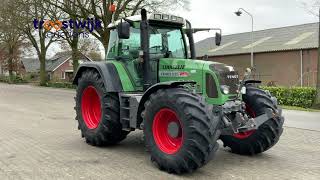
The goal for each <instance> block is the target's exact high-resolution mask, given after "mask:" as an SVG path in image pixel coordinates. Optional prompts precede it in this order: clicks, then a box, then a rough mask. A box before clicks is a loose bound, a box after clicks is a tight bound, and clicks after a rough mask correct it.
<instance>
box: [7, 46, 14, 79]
mask: <svg viewBox="0 0 320 180" xmlns="http://www.w3.org/2000/svg"><path fill="white" fill-rule="evenodd" d="M8 71H9V77H10V80H11V79H12V77H13V51H12V50H11V49H10V50H9V59H8Z"/></svg>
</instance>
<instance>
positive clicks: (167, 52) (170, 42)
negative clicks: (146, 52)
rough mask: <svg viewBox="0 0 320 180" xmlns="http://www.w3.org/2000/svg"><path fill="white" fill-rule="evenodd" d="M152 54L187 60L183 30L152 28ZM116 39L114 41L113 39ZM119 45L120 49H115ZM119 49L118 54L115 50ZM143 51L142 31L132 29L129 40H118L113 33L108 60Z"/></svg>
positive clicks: (114, 32)
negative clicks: (115, 56)
mask: <svg viewBox="0 0 320 180" xmlns="http://www.w3.org/2000/svg"><path fill="white" fill-rule="evenodd" d="M149 33H150V47H149V48H150V54H158V55H163V56H164V57H168V58H180V59H186V49H185V43H184V37H183V33H182V30H181V29H178V28H170V27H157V26H150V32H149ZM112 37H113V38H115V39H113V38H112ZM116 44H118V46H119V47H118V48H115V46H116ZM116 49H118V52H115V51H114V50H116ZM139 50H141V46H140V29H139V28H133V27H131V29H130V38H129V39H118V38H117V32H116V31H113V32H111V36H110V42H109V51H108V52H109V53H108V58H112V57H111V56H114V55H116V54H118V56H131V54H137V53H138V51H139Z"/></svg>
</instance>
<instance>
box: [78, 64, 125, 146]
mask: <svg viewBox="0 0 320 180" xmlns="http://www.w3.org/2000/svg"><path fill="white" fill-rule="evenodd" d="M75 100H76V107H75V110H76V113H77V116H76V120H77V121H78V129H80V130H81V135H82V137H84V138H85V139H86V142H87V143H88V144H91V145H94V146H104V145H112V144H116V143H118V142H120V141H122V140H123V139H125V138H126V136H127V134H128V133H129V132H127V131H123V130H122V125H121V123H120V118H119V115H120V113H119V111H120V110H119V106H120V105H119V97H118V95H117V94H116V93H108V92H106V88H105V86H104V83H103V80H102V78H101V76H100V75H99V74H98V73H97V72H96V71H94V70H86V71H85V72H83V73H82V75H81V77H80V78H79V80H78V87H77V93H76V97H75Z"/></svg>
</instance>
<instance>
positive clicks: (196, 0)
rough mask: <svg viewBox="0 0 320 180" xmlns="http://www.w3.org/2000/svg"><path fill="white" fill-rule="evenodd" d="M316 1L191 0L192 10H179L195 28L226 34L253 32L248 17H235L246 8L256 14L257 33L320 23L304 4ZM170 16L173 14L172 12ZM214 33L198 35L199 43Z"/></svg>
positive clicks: (255, 28)
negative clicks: (218, 30)
mask: <svg viewBox="0 0 320 180" xmlns="http://www.w3.org/2000/svg"><path fill="white" fill-rule="evenodd" d="M313 1H314V0H190V2H191V4H190V11H186V10H179V11H178V12H177V13H174V12H171V13H174V14H177V15H179V16H182V17H185V18H186V19H188V20H189V21H190V22H191V23H192V24H193V27H198V28H203V27H217V28H221V29H222V31H223V34H234V33H241V32H248V31H251V18H250V16H248V15H247V14H242V15H241V16H240V17H238V16H236V15H235V14H234V12H235V11H237V10H238V9H239V8H244V9H245V10H247V11H248V12H250V13H251V14H252V15H253V18H254V30H262V29H269V28H275V27H283V26H291V25H297V24H305V23H310V22H317V21H318V18H317V17H315V16H314V15H312V14H311V13H309V12H308V11H307V10H306V8H305V6H304V5H303V2H305V3H312V2H313ZM169 13H170V12H169ZM212 35H213V33H212V32H211V33H210V32H209V33H208V32H202V33H199V34H198V33H197V34H196V35H195V39H196V41H199V40H201V39H204V38H206V37H210V36H212Z"/></svg>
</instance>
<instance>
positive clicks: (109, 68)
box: [73, 62, 123, 92]
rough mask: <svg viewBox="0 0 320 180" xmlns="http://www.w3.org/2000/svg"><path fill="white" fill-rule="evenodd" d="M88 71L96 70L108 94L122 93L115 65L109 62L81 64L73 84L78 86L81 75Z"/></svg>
mask: <svg viewBox="0 0 320 180" xmlns="http://www.w3.org/2000/svg"><path fill="white" fill-rule="evenodd" d="M87 69H94V70H96V71H97V72H98V73H99V74H100V76H101V77H102V78H103V82H104V86H105V87H106V91H107V92H121V91H122V90H123V88H122V84H121V81H120V77H119V74H118V71H117V69H116V67H115V65H114V64H112V63H108V62H86V63H82V64H80V66H79V67H78V70H77V73H76V75H75V77H74V79H73V84H75V85H78V79H79V78H80V77H81V73H82V72H84V71H85V70H87Z"/></svg>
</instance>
